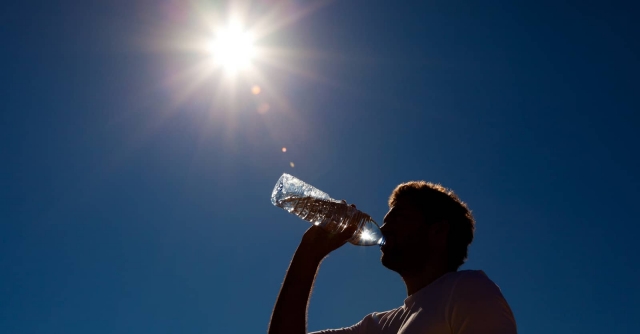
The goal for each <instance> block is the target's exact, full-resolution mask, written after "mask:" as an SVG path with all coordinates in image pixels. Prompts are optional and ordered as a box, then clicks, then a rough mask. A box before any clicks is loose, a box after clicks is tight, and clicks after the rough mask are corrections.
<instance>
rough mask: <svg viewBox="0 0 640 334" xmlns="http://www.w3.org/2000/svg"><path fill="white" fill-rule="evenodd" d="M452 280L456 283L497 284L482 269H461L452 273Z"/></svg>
mask: <svg viewBox="0 0 640 334" xmlns="http://www.w3.org/2000/svg"><path fill="white" fill-rule="evenodd" d="M451 281H453V282H455V285H456V286H458V285H460V284H463V285H468V284H480V285H484V284H489V285H495V283H494V282H493V281H492V280H491V279H490V278H489V276H487V274H486V273H485V272H484V271H482V270H459V271H456V272H455V273H452V277H451Z"/></svg>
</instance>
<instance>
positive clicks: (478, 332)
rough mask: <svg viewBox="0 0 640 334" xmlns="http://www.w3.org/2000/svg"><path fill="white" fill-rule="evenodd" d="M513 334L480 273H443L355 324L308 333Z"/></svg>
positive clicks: (502, 305)
mask: <svg viewBox="0 0 640 334" xmlns="http://www.w3.org/2000/svg"><path fill="white" fill-rule="evenodd" d="M329 333H331V334H444V333H450V334H516V321H515V319H514V317H513V313H512V312H511V308H509V304H507V301H506V300H505V299H504V297H503V296H502V292H500V288H499V287H498V286H497V285H496V284H495V283H493V281H491V280H490V279H489V277H487V275H486V274H485V273H484V272H483V271H481V270H462V271H458V272H451V273H447V274H445V275H443V276H441V277H440V278H438V279H437V280H435V281H434V282H432V283H431V284H429V285H427V286H426V287H424V288H422V289H420V290H418V291H417V292H416V293H414V294H412V295H411V296H409V297H407V299H405V300H404V305H402V306H400V307H398V308H396V309H393V310H390V311H386V312H375V313H371V314H369V315H367V316H366V317H364V319H362V321H360V322H358V323H357V324H355V325H353V326H351V327H347V328H341V329H331V330H324V331H319V332H314V333H312V334H329Z"/></svg>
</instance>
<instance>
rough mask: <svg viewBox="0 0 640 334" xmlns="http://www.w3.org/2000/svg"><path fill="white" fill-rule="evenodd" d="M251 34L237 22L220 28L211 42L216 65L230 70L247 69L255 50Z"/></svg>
mask: <svg viewBox="0 0 640 334" xmlns="http://www.w3.org/2000/svg"><path fill="white" fill-rule="evenodd" d="M253 42H254V40H253V36H252V34H251V33H249V32H247V31H245V30H244V29H243V28H242V26H241V25H240V24H238V23H232V24H230V25H229V26H227V27H226V28H222V29H220V30H219V31H218V33H217V34H216V38H215V39H214V40H213V41H212V42H211V49H210V51H211V54H212V56H213V57H214V60H215V62H216V64H217V65H218V66H221V67H222V68H224V69H226V70H227V71H230V72H236V71H238V70H244V69H247V68H248V67H249V66H250V65H251V60H252V58H253V57H254V54H255V50H254V45H253Z"/></svg>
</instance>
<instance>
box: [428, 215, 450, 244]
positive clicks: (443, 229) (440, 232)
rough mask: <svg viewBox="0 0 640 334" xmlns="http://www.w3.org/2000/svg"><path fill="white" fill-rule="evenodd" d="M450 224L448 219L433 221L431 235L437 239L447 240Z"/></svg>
mask: <svg viewBox="0 0 640 334" xmlns="http://www.w3.org/2000/svg"><path fill="white" fill-rule="evenodd" d="M449 226H450V225H449V222H448V221H446V220H441V221H439V222H436V223H432V224H431V231H430V232H431V233H430V234H431V237H433V239H434V240H436V241H440V240H442V242H446V240H447V238H448V237H449Z"/></svg>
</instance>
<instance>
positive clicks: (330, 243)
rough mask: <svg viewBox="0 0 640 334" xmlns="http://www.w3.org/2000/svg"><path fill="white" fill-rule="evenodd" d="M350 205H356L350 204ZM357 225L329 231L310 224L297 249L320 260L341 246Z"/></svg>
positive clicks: (351, 235)
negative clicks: (334, 231)
mask: <svg viewBox="0 0 640 334" xmlns="http://www.w3.org/2000/svg"><path fill="white" fill-rule="evenodd" d="M351 206H352V207H354V208H355V207H356V206H355V205H353V204H351ZM357 228H358V227H357V226H355V225H349V226H347V228H346V229H345V230H344V231H342V232H339V233H335V234H334V233H329V232H327V231H325V230H323V229H322V228H321V227H318V226H311V227H310V228H309V229H308V230H307V232H305V233H304V236H302V241H301V242H300V246H299V247H298V250H299V251H301V252H303V254H304V255H305V256H312V257H313V258H314V259H316V260H322V259H323V258H325V257H326V256H327V255H329V253H331V252H333V251H334V250H336V249H338V248H340V247H342V245H344V244H345V243H347V241H349V239H351V237H353V235H354V233H355V232H356V230H357Z"/></svg>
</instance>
